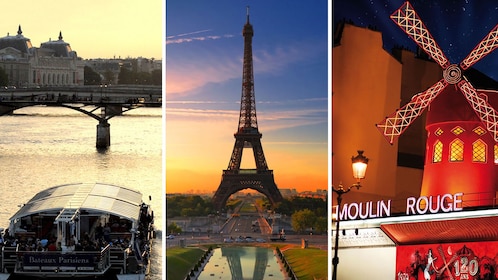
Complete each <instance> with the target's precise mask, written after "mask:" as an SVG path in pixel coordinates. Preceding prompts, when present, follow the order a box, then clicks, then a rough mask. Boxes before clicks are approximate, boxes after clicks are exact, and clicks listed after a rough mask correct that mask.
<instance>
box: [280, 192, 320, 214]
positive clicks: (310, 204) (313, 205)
mask: <svg viewBox="0 0 498 280" xmlns="http://www.w3.org/2000/svg"><path fill="white" fill-rule="evenodd" d="M304 209H309V210H310V211H312V212H313V213H314V214H315V215H317V216H325V217H326V216H327V200H323V199H321V198H312V197H297V196H296V197H291V198H288V199H286V198H284V199H283V200H282V202H279V203H278V204H277V206H276V207H275V212H277V213H280V214H283V215H289V216H290V215H292V214H293V213H294V212H297V211H300V210H304Z"/></svg>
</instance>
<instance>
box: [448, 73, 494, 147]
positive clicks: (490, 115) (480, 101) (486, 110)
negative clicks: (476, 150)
mask: <svg viewBox="0 0 498 280" xmlns="http://www.w3.org/2000/svg"><path fill="white" fill-rule="evenodd" d="M458 87H459V88H460V90H461V91H462V93H463V95H464V96H465V98H466V99H467V101H468V102H469V103H470V106H472V108H473V109H474V111H475V112H476V114H477V116H479V118H480V119H481V121H482V122H483V124H484V125H486V129H487V130H488V131H489V133H491V135H492V136H493V139H495V141H496V142H498V112H496V110H495V109H494V108H493V107H492V106H491V105H489V103H488V102H487V101H486V100H485V99H484V98H482V97H480V96H479V94H478V93H477V91H476V90H475V88H474V87H473V86H472V85H471V84H470V83H469V82H467V81H466V80H461V81H460V82H459V83H458Z"/></svg>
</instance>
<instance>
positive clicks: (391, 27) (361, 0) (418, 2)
mask: <svg viewBox="0 0 498 280" xmlns="http://www.w3.org/2000/svg"><path fill="white" fill-rule="evenodd" d="M404 2H405V1H404V0H351V1H342V0H335V1H333V3H332V11H333V16H332V17H333V19H332V21H333V22H334V23H335V22H337V21H338V20H342V19H345V20H347V21H349V20H352V21H353V23H354V24H355V25H357V26H363V27H367V26H370V27H374V28H376V29H377V30H379V31H381V32H382V37H383V42H384V48H385V49H386V50H388V51H390V50H391V48H392V47H393V46H394V45H395V44H397V45H400V46H404V47H407V48H408V49H410V50H415V49H416V45H415V43H414V42H413V41H412V40H411V39H410V38H409V37H408V35H406V34H405V33H404V32H403V31H402V30H401V28H399V27H398V26H397V25H396V24H395V23H394V22H393V21H392V20H391V19H390V17H389V16H390V15H391V14H392V13H393V12H394V11H395V10H397V9H398V8H399V7H400V6H401V5H402V4H403V3H404ZM410 4H411V5H412V6H413V8H414V9H415V11H416V12H417V14H418V15H419V17H420V18H421V19H422V21H423V22H424V24H425V26H426V27H427V29H428V30H429V32H430V33H431V34H432V36H433V37H434V39H435V40H436V42H437V43H438V45H439V46H440V48H441V50H442V51H443V53H444V54H445V55H446V57H447V58H448V59H449V60H450V63H451V64H456V63H460V62H461V61H462V60H463V59H464V58H465V57H466V56H467V55H468V54H469V53H470V52H471V51H472V49H473V48H474V47H475V46H476V45H477V44H478V43H479V42H480V41H481V40H482V39H483V38H484V37H485V36H486V35H487V34H488V33H489V31H491V29H492V28H493V27H494V26H495V25H496V24H498V1H496V0H479V1H474V0H412V1H410ZM473 67H474V68H476V69H477V70H479V71H481V72H483V73H485V74H486V75H488V76H489V77H491V78H493V79H495V80H498V50H495V51H494V52H493V53H491V54H489V55H488V56H486V57H484V58H483V59H482V60H481V61H479V62H477V63H476V64H475V65H474V66H473Z"/></svg>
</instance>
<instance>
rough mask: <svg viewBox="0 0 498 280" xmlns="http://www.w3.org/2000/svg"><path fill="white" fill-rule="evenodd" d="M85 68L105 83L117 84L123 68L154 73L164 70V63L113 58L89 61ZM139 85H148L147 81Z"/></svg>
mask: <svg viewBox="0 0 498 280" xmlns="http://www.w3.org/2000/svg"><path fill="white" fill-rule="evenodd" d="M85 66H88V67H90V68H92V69H93V71H95V72H97V73H99V74H100V76H101V78H102V80H103V81H105V82H106V83H109V84H117V83H118V76H119V72H120V71H121V69H122V68H125V69H127V70H129V71H130V72H137V73H141V72H144V73H152V72H153V71H154V70H161V69H162V61H161V60H155V59H154V58H150V59H149V58H143V57H138V58H112V59H103V58H95V59H87V60H85ZM136 83H137V84H147V81H142V82H140V81H137V82H136Z"/></svg>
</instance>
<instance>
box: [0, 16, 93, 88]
mask: <svg viewBox="0 0 498 280" xmlns="http://www.w3.org/2000/svg"><path fill="white" fill-rule="evenodd" d="M0 67H2V68H3V69H4V70H5V72H6V73H7V75H8V77H9V86H16V87H43V86H51V87H53V86H75V85H83V82H84V62H83V60H82V59H81V58H79V57H78V56H77V53H76V52H75V51H73V50H72V49H71V46H70V44H69V43H67V42H65V41H64V40H63V37H62V33H59V37H58V40H56V41H52V40H50V41H48V42H44V43H41V45H40V47H39V48H36V47H33V45H32V43H31V40H30V39H29V38H27V37H24V35H23V34H22V29H21V26H19V28H18V31H17V34H16V35H14V36H10V35H9V34H7V36H5V37H2V38H0Z"/></svg>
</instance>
